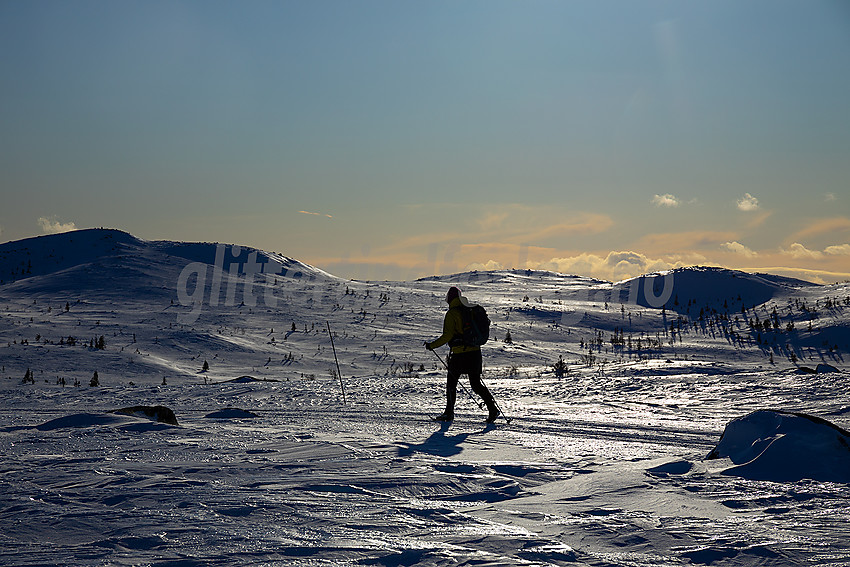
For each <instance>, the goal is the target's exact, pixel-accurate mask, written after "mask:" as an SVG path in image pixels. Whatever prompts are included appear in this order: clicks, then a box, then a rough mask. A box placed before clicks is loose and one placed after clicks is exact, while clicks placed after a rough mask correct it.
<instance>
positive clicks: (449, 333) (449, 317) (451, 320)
mask: <svg viewBox="0 0 850 567" xmlns="http://www.w3.org/2000/svg"><path fill="white" fill-rule="evenodd" d="M463 305H464V303H463V302H462V301H461V298H460V297H456V298H454V299H452V302H451V303H449V310H448V311H447V312H446V317H445V319H443V334H442V335H441V336H440V338H439V339H437V340H436V341H434V342H431V343H428V348H429V349H431V350H434V349H436V348H440V347H441V346H443V345H444V344H446V343H448V342H449V341H451V340H452V339H455V338H457V339H461V338H463V317H462V316H461V311H460V310H461V307H462V306H463ZM476 350H481V348H480V347H477V346H466V345H453V346H452V353H453V354H458V353H461V352H473V351H476Z"/></svg>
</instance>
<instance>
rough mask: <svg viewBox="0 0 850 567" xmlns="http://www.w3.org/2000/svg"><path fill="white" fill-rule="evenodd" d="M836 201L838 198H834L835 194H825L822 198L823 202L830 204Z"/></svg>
mask: <svg viewBox="0 0 850 567" xmlns="http://www.w3.org/2000/svg"><path fill="white" fill-rule="evenodd" d="M837 199H838V197H836V196H835V193H826V194H825V195H824V196H823V200H824V201H826V202H827V203H831V202H833V201H835V200H837Z"/></svg>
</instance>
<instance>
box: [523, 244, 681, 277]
mask: <svg viewBox="0 0 850 567" xmlns="http://www.w3.org/2000/svg"><path fill="white" fill-rule="evenodd" d="M678 265H679V263H678V262H677V263H675V264H671V263H669V262H666V261H664V260H659V259H652V258H649V257H647V256H645V255H643V254H641V253H639V252H631V251H621V252H610V253H609V254H608V255H607V256H604V257H603V256H598V255H596V254H581V255H579V256H573V257H570V258H552V259H551V260H549V261H548V262H542V263H540V264H539V265H538V266H537V268H538V269H541V270H551V271H553V272H560V273H563V274H580V275H586V276H590V277H594V278H599V279H603V280H608V281H620V280H624V279H628V278H632V277H636V276H639V275H642V274H646V273H649V272H658V271H662V270H669V269H670V268H675V267H678Z"/></svg>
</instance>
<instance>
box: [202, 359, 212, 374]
mask: <svg viewBox="0 0 850 567" xmlns="http://www.w3.org/2000/svg"><path fill="white" fill-rule="evenodd" d="M209 369H210V363H209V362H207V361H206V360H205V361H204V365H203V366H202V367H201V370H202V371H203V372H206V371H208V370H209Z"/></svg>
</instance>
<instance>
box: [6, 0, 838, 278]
mask: <svg viewBox="0 0 850 567" xmlns="http://www.w3.org/2000/svg"><path fill="white" fill-rule="evenodd" d="M0 50H2V51H0V52H2V53H3V55H2V57H0V89H2V93H3V104H2V105H0V131H2V136H0V187H2V191H3V197H4V198H3V203H4V204H3V206H2V208H0V231H2V232H0V241H6V240H14V239H18V238H23V237H28V236H33V235H36V234H41V233H44V232H53V231H58V230H65V229H67V228H71V227H77V228H84V227H92V226H109V227H115V228H120V229H123V230H127V231H128V232H131V233H133V234H135V235H136V236H139V237H142V238H148V239H175V240H204V241H224V242H234V243H239V244H245V245H251V246H256V247H260V248H264V249H267V250H273V251H278V252H281V253H284V254H287V255H289V256H293V257H296V258H298V259H300V260H303V261H306V262H309V263H312V264H315V265H318V266H320V267H322V268H324V269H326V270H329V271H331V272H334V273H336V274H338V275H341V276H347V277H356V278H363V279H385V278H388V279H409V278H412V277H418V276H422V275H429V274H432V273H437V272H443V273H444V272H453V271H460V270H463V269H469V268H486V267H490V268H498V267H505V268H509V267H521V268H525V267H534V268H547V269H554V270H560V271H565V272H570V273H581V274H585V275H592V276H595V277H601V278H605V279H619V278H621V277H628V276H632V275H636V274H638V273H641V272H645V271H650V270H655V269H664V268H669V267H674V266H679V265H690V264H713V265H724V266H729V267H734V268H741V269H760V270H768V271H773V272H777V273H785V274H789V275H797V276H799V277H805V278H807V279H813V280H817V281H837V280H843V279H848V278H850V160H848V157H850V112H849V111H848V110H850V108H848V106H850V104H848V102H847V101H848V100H850V7H848V4H847V3H846V2H844V1H843V0H833V1H817V0H815V1H812V0H806V1H803V0H798V1H788V0H764V1H750V0H738V1H724V0H711V1H708V0H705V1H691V2H674V1H664V2H662V1H657V2H652V1H645V2H640V1H635V2H631V1H625V0H624V1H591V0H587V1H581V0H572V1H562V2H554V1H539V2H536V1H530V2H518V1H516V2H503V1H498V0H486V1H483V0H482V1H463V2H455V1H452V2H448V1H445V2H441V1H429V2H398V1H389V0H388V1H358V2H349V1H331V0H328V1H321V0H319V1H309V2H308V1H303V2H285V1H278V2H259V1H248V2H208V1H207V2H200V1H198V2H174V1H168V2H165V1H145V2H129V1H122V2H107V1H100V2H91V1H73V2H43V1H38V0H33V1H28V2H13V1H9V0H0Z"/></svg>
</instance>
